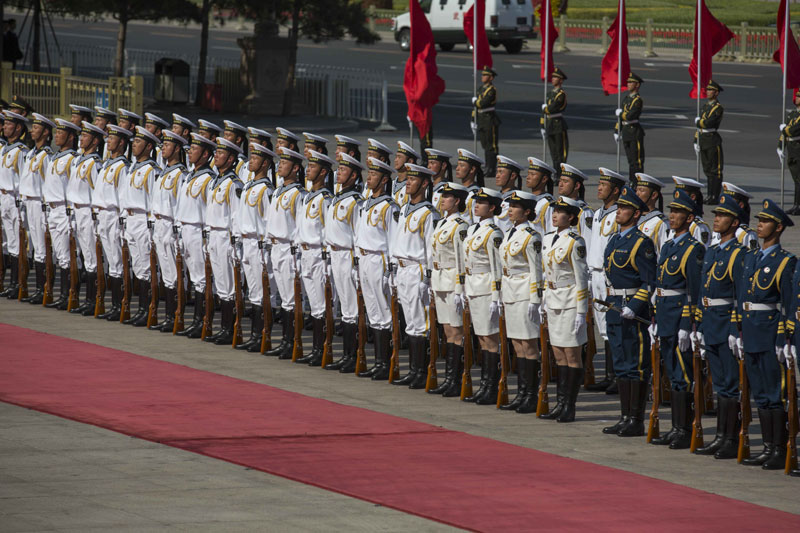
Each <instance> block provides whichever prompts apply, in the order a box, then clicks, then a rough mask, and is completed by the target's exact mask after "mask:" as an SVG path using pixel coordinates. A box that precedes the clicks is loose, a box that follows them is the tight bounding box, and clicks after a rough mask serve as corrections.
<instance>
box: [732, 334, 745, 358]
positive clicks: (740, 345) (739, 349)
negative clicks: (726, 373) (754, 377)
mask: <svg viewBox="0 0 800 533" xmlns="http://www.w3.org/2000/svg"><path fill="white" fill-rule="evenodd" d="M734 353H735V354H736V357H738V358H739V359H740V360H743V359H744V342H742V339H741V338H739V337H736V352H734Z"/></svg>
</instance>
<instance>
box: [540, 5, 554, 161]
mask: <svg viewBox="0 0 800 533" xmlns="http://www.w3.org/2000/svg"><path fill="white" fill-rule="evenodd" d="M542 9H546V10H547V14H545V16H544V76H542V77H543V78H544V83H542V103H543V104H546V103H547V74H548V73H549V71H550V62H549V60H550V17H551V16H552V12H551V11H550V0H545V1H544V2H543V3H542ZM542 116H543V117H544V128H543V129H544V130H545V131H547V114H545V113H544V111H542ZM546 136H547V133H545V134H544V135H543V136H542V161H547V138H546Z"/></svg>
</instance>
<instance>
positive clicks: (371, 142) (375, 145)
mask: <svg viewBox="0 0 800 533" xmlns="http://www.w3.org/2000/svg"><path fill="white" fill-rule="evenodd" d="M370 157H374V158H375V159H377V160H378V161H382V162H384V163H386V164H387V165H390V166H391V158H392V150H391V149H390V148H389V147H388V146H386V145H385V144H383V143H382V142H380V141H377V140H375V139H372V138H370V139H367V162H369V158H370ZM389 192H390V193H391V191H389ZM363 193H364V198H369V197H370V195H371V193H370V192H369V190H368V189H367V184H366V181H365V182H364V191H363Z"/></svg>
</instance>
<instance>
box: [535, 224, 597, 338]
mask: <svg viewBox="0 0 800 533" xmlns="http://www.w3.org/2000/svg"><path fill="white" fill-rule="evenodd" d="M542 261H543V263H544V279H545V280H546V281H545V290H544V304H545V307H546V311H547V326H548V331H549V333H550V343H551V344H552V345H553V346H558V347H563V348H566V347H570V346H582V345H583V344H585V343H586V340H587V334H586V333H587V332H586V324H584V325H583V326H582V327H581V329H580V330H579V331H578V335H577V336H576V335H575V334H574V333H573V330H574V328H575V317H576V316H577V314H578V313H582V314H584V315H585V314H586V312H587V311H588V310H589V279H588V275H587V272H588V271H587V268H586V244H585V242H584V240H583V237H581V236H580V235H578V234H577V233H575V232H573V231H571V230H570V228H566V229H563V230H561V231H560V232H555V231H553V232H551V233H548V234H547V235H545V236H544V240H543V244H542Z"/></svg>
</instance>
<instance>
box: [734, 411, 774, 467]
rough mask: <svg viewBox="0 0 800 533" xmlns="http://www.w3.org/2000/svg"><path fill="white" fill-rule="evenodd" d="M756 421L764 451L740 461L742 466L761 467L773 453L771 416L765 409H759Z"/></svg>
mask: <svg viewBox="0 0 800 533" xmlns="http://www.w3.org/2000/svg"><path fill="white" fill-rule="evenodd" d="M758 421H759V423H760V424H761V439H762V440H763V441H764V449H763V450H761V453H760V454H758V455H756V456H755V457H750V458H749V459H744V460H743V461H742V464H743V465H747V466H761V465H763V464H764V463H765V462H766V461H767V459H769V458H770V457H772V453H773V452H774V451H775V441H774V440H772V436H773V430H772V416H771V415H770V412H769V411H768V410H767V409H759V410H758Z"/></svg>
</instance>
